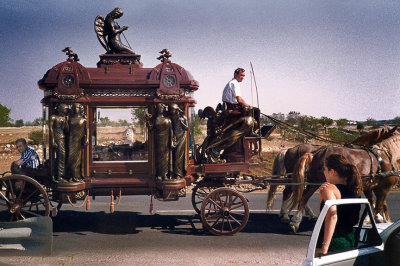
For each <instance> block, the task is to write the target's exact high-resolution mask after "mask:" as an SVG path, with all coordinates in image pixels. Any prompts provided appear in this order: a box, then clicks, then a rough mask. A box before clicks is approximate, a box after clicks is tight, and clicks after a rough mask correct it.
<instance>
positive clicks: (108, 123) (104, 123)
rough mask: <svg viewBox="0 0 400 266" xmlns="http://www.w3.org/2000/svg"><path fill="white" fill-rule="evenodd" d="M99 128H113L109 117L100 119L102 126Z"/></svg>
mask: <svg viewBox="0 0 400 266" xmlns="http://www.w3.org/2000/svg"><path fill="white" fill-rule="evenodd" d="M99 126H103V127H105V126H111V120H110V118H108V116H105V117H100V125H99Z"/></svg>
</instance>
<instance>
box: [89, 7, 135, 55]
mask: <svg viewBox="0 0 400 266" xmlns="http://www.w3.org/2000/svg"><path fill="white" fill-rule="evenodd" d="M123 14H124V12H123V11H122V9H121V8H119V7H116V8H114V9H113V10H112V11H111V12H110V13H108V14H107V16H106V18H104V17H103V16H102V15H98V16H97V17H96V18H95V20H94V31H95V32H96V35H97V39H98V40H99V42H100V44H101V45H102V46H103V48H104V49H106V51H107V54H135V52H134V51H133V50H132V47H131V45H130V44H129V42H128V39H127V38H126V37H125V35H124V33H123V31H125V30H127V29H128V26H123V27H120V26H119V25H118V23H117V22H116V21H115V19H119V18H120V17H122V16H123ZM120 34H122V36H123V37H124V38H125V41H126V43H127V44H128V46H129V47H128V46H126V45H124V44H123V43H122V42H121V39H120Z"/></svg>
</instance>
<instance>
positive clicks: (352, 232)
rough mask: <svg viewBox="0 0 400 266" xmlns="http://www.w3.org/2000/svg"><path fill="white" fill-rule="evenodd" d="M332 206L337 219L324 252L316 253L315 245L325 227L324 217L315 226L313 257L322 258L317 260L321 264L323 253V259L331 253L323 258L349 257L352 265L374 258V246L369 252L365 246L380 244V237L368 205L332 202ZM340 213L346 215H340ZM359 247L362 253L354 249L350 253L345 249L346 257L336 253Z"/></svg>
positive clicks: (347, 258) (322, 236)
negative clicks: (347, 253)
mask: <svg viewBox="0 0 400 266" xmlns="http://www.w3.org/2000/svg"><path fill="white" fill-rule="evenodd" d="M332 207H333V206H331V208H332ZM336 209H337V217H338V219H337V223H336V226H335V231H334V234H333V237H332V240H331V241H330V243H329V249H328V253H327V254H325V255H322V254H321V253H319V251H320V250H319V248H321V247H322V245H323V243H324V242H323V238H324V231H325V230H324V226H325V223H326V222H327V221H326V217H325V219H324V220H323V223H322V225H321V227H320V229H319V235H318V240H317V241H316V251H315V254H314V256H315V257H316V258H321V259H322V261H320V262H319V264H321V265H325V264H324V261H325V259H324V257H325V256H326V257H327V259H328V257H331V258H330V259H328V260H327V262H328V261H330V262H332V261H331V260H332V259H333V258H336V257H337V258H338V259H340V260H345V261H347V260H348V261H352V262H354V265H363V264H362V262H368V261H371V259H373V260H374V259H376V256H377V255H380V254H376V250H374V249H372V250H373V252H372V253H373V254H372V253H371V254H370V252H369V250H370V248H371V247H375V246H380V245H381V244H382V240H381V238H380V236H379V233H378V231H377V228H376V225H375V223H374V222H373V220H372V212H371V209H370V207H369V205H368V204H367V203H363V204H360V203H357V204H340V205H336ZM343 213H345V214H346V215H343ZM349 214H351V215H349ZM321 222H322V221H321ZM324 244H325V243H324ZM361 249H363V250H364V252H363V253H362V254H363V255H361V254H358V253H354V254H358V255H355V257H352V256H353V255H351V254H353V253H349V254H350V255H348V256H346V259H344V257H342V255H340V254H342V253H343V252H347V251H352V250H361ZM333 260H335V259H333ZM360 263H361V264H360ZM328 264H329V263H328ZM352 265H353V264H352Z"/></svg>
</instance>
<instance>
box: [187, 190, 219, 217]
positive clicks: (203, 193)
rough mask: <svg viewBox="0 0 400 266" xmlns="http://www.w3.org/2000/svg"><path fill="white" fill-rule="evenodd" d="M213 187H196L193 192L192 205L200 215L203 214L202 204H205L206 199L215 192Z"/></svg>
mask: <svg viewBox="0 0 400 266" xmlns="http://www.w3.org/2000/svg"><path fill="white" fill-rule="evenodd" d="M213 190H214V188H212V187H201V186H195V187H194V188H193V190H192V205H193V209H194V210H195V211H196V212H197V213H198V214H200V213H201V210H200V208H201V204H203V201H204V198H205V197H207V195H208V194H209V193H210V192H211V191H213Z"/></svg>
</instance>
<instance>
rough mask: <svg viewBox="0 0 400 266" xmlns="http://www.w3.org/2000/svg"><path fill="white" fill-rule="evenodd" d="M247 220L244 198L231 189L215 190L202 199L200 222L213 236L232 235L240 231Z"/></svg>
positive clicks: (247, 210) (246, 205) (247, 213)
mask: <svg viewBox="0 0 400 266" xmlns="http://www.w3.org/2000/svg"><path fill="white" fill-rule="evenodd" d="M248 220H249V205H248V204H247V200H246V198H245V197H244V196H243V195H242V194H241V193H239V192H238V191H236V190H234V189H231V188H226V187H222V188H217V189H216V190H214V191H212V192H211V193H209V194H208V195H207V196H206V197H205V198H204V201H203V204H202V205H201V221H202V222H203V225H204V227H205V228H207V230H208V231H210V232H211V233H213V234H215V235H233V234H235V233H237V232H239V231H240V230H242V229H243V228H244V227H245V226H246V224H247V221H248Z"/></svg>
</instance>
